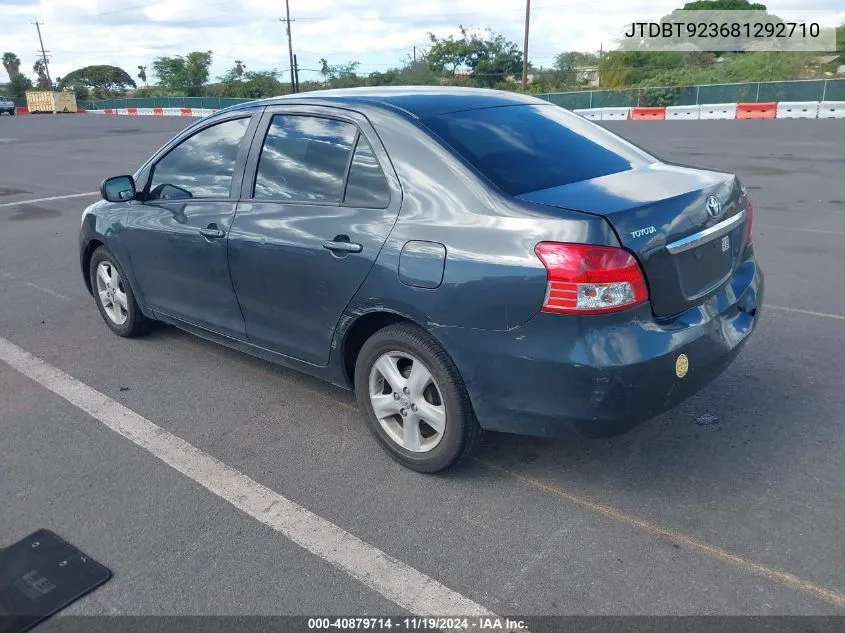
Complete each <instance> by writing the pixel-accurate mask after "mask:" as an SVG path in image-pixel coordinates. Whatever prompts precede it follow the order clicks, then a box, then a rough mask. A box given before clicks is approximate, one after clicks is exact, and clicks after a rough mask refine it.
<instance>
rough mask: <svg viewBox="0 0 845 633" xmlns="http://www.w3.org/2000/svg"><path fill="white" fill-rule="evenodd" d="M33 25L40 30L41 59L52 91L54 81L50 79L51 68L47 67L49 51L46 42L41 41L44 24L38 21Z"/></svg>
mask: <svg viewBox="0 0 845 633" xmlns="http://www.w3.org/2000/svg"><path fill="white" fill-rule="evenodd" d="M32 24H34V25H35V28H36V29H37V30H38V43H39V44H40V45H41V59H42V60H43V62H44V73H45V74H46V75H47V81H49V82H50V90H52V89H53V80H52V79H50V68H49V67H48V66H47V51H45V50H44V40H43V39H41V24H42V22H39V21H38V20H36V21H35V22H33V23H32Z"/></svg>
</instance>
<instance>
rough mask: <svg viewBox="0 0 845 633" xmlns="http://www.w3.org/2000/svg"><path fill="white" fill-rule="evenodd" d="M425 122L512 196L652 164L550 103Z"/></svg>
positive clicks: (636, 151) (625, 144) (458, 114)
mask: <svg viewBox="0 0 845 633" xmlns="http://www.w3.org/2000/svg"><path fill="white" fill-rule="evenodd" d="M425 123H426V125H427V126H428V127H429V128H430V129H431V130H433V131H434V132H435V133H436V134H437V135H438V136H439V137H440V138H441V139H442V140H443V141H445V142H446V143H447V144H448V145H450V146H451V147H452V148H453V149H454V150H455V151H456V152H457V153H459V154H460V155H461V156H463V158H464V159H465V160H467V161H468V162H469V163H470V164H472V165H473V166H474V167H475V168H476V169H477V170H478V171H480V172H481V173H482V174H484V176H486V177H487V178H488V179H489V180H490V181H491V182H493V184H495V185H496V186H497V187H499V188H500V189H502V190H503V191H504V192H505V193H508V194H510V195H513V196H517V195H520V194H523V193H527V192H529V191H539V190H541V189H548V188H550V187H557V186H560V185H567V184H570V183H573V182H581V181H583V180H590V179H593V178H598V177H600V176H607V175H609V174H615V173H618V172H622V171H627V170H629V169H635V168H637V167H640V166H642V165H646V164H648V163H652V162H655V159H654V158H653V157H651V156H649V155H648V154H647V153H645V152H644V151H642V150H640V149H638V148H636V147H634V146H633V145H631V144H630V143H628V142H626V141H624V140H623V139H621V138H619V137H618V136H616V135H615V134H612V133H610V132H608V131H607V130H603V129H601V128H599V127H597V126H595V125H593V124H591V123H590V122H589V121H586V120H584V119H582V118H581V117H578V116H576V115H574V114H571V113H569V112H566V111H565V110H564V109H563V108H560V107H559V106H556V105H551V104H550V105H517V106H504V107H494V108H484V109H480V110H465V111H462V112H454V113H452V114H444V115H440V116H436V117H432V118H430V119H427V120H426V121H425Z"/></svg>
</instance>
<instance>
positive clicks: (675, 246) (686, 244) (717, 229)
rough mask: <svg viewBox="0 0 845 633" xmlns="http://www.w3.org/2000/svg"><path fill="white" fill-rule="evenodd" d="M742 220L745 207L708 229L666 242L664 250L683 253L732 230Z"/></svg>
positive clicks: (675, 253) (674, 253)
mask: <svg viewBox="0 0 845 633" xmlns="http://www.w3.org/2000/svg"><path fill="white" fill-rule="evenodd" d="M743 220H745V209H743V210H742V211H740V212H739V213H737V214H736V215H732V216H731V217H729V218H728V219H727V220H723V221H721V222H719V223H718V224H714V225H713V226H711V227H710V228H708V229H704V230H703V231H699V232H698V233H693V234H692V235H688V236H687V237H685V238H683V239H680V240H678V241H677V242H672V243H671V244H667V245H666V250H667V251H669V252H670V253H672V255H677V254H678V253H683V252H684V251H688V250H690V249H693V248H695V247H696V246H701V245H702V244H704V243H705V242H709V241H710V240H714V239H716V238H717V237H721V236H722V235H724V234H725V233H729V232H731V231H733V230H734V229H735V228H736V227H737V225H739V224H741V223H742V221H743Z"/></svg>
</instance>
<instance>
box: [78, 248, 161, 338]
mask: <svg viewBox="0 0 845 633" xmlns="http://www.w3.org/2000/svg"><path fill="white" fill-rule="evenodd" d="M88 274H89V275H90V279H91V290H92V292H93V294H94V301H95V302H96V303H97V309H98V310H99V311H100V316H102V317H103V320H104V321H105V322H106V325H108V326H109V329H111V331H112V332H114V333H115V334H117V335H118V336H122V337H124V338H133V337H135V336H139V335H141V334H143V333H144V332H146V331H147V329H148V327H149V325H150V323H151V321H150V319H148V318H147V317H145V316H144V314H143V313H142V312H141V308H140V307H138V302H137V301H136V299H135V295H134V294H133V292H132V288H131V287H130V286H129V282H128V281H127V280H126V279H127V277H126V273H125V272H124V270H123V267H122V266H121V265H120V263H118V261H117V258H116V257H115V256H114V254H113V253H112V252H111V251H110V250H109V249H107V248H106V247H105V246H100V247H99V248H97V250H95V251H94V254H93V255H92V256H91V263H90V264H89V266H88Z"/></svg>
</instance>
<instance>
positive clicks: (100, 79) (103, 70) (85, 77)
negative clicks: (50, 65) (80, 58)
mask: <svg viewBox="0 0 845 633" xmlns="http://www.w3.org/2000/svg"><path fill="white" fill-rule="evenodd" d="M135 87H137V85H136V84H135V80H134V79H132V77H130V76H129V73H127V72H126V71H125V70H123V69H122V68H119V67H117V66H109V65H97V66H85V67H84V68H79V69H77V70H74V71H72V72H69V73H68V74H67V75H65V76H64V77H62V80H61V81H60V82H58V88H59V90H66V89H68V88H69V89H71V90H73V91H74V92H75V93H76V96H77V98H78V99H86V98H88V96H89V92H90V95H91V96H93V97H94V98H95V99H107V98H109V97H114V96H118V95H122V94H124V93H125V92H126V90H127V89H128V88H135Z"/></svg>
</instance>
